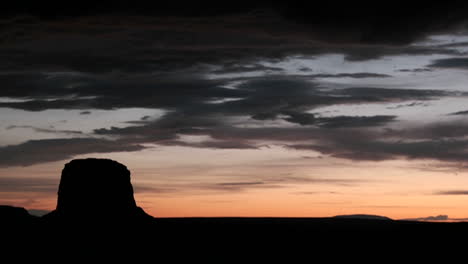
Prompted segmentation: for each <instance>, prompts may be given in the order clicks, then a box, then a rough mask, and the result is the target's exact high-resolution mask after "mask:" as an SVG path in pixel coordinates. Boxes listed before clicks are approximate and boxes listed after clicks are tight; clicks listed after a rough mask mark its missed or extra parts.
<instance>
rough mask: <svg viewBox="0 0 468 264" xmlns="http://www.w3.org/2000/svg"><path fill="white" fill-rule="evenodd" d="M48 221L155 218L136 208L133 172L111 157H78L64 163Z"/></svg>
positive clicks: (120, 220)
mask: <svg viewBox="0 0 468 264" xmlns="http://www.w3.org/2000/svg"><path fill="white" fill-rule="evenodd" d="M44 218H45V219H46V220H50V219H52V220H67V221H68V220H71V221H73V220H79V221H99V220H110V219H112V221H114V222H116V221H118V222H123V221H140V220H150V219H153V217H151V216H150V215H148V214H146V213H145V212H144V211H143V209H141V208H140V207H137V205H136V202H135V199H134V197H133V187H132V184H131V182H130V171H129V170H128V169H127V167H125V166H124V165H123V164H120V163H118V162H116V161H113V160H110V159H76V160H72V161H71V162H69V163H67V164H65V168H64V169H63V170H62V176H61V179H60V185H59V190H58V199H57V208H56V210H55V211H53V212H51V213H50V214H47V215H46V216H44Z"/></svg>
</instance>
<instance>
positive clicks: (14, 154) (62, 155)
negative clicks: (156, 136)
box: [0, 138, 144, 167]
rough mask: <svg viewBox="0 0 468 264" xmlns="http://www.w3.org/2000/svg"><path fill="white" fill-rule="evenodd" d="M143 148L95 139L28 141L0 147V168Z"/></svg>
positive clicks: (131, 144) (132, 144)
mask: <svg viewBox="0 0 468 264" xmlns="http://www.w3.org/2000/svg"><path fill="white" fill-rule="evenodd" d="M143 148H144V147H143V146H141V145H138V144H134V143H127V142H125V141H110V140H104V139H97V138H70V139H42V140H29V141H27V142H25V143H22V144H19V145H11V146H4V147H0V167H5V166H28V165H33V164H37V163H43V162H51V161H59V160H64V159H70V158H72V157H73V156H75V155H80V154H87V153H108V152H120V151H138V150H142V149H143Z"/></svg>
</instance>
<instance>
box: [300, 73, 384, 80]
mask: <svg viewBox="0 0 468 264" xmlns="http://www.w3.org/2000/svg"><path fill="white" fill-rule="evenodd" d="M308 77H311V78H357V79H360V78H388V77H392V76H391V75H388V74H380V73H372V72H357V73H338V74H310V75H308Z"/></svg>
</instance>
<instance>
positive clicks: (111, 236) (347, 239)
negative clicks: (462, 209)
mask: <svg viewBox="0 0 468 264" xmlns="http://www.w3.org/2000/svg"><path fill="white" fill-rule="evenodd" d="M0 220H1V223H2V224H1V228H2V229H3V230H2V234H3V237H4V241H8V243H7V247H6V249H9V250H22V251H28V252H43V251H44V250H46V251H47V250H50V249H51V248H52V249H54V251H57V252H62V253H69V254H75V255H77V254H78V255H79V254H85V255H86V254H88V255H89V254H91V255H93V254H103V252H104V253H106V254H108V255H109V256H114V257H115V256H119V254H122V252H120V253H119V251H118V250H120V249H122V250H124V251H123V252H126V253H129V252H135V251H144V250H150V251H154V252H158V254H160V256H162V255H164V254H167V255H166V257H168V256H169V255H170V256H171V258H176V259H177V258H185V257H188V256H187V255H185V253H187V254H188V252H191V253H190V254H195V255H196V256H198V257H201V258H205V257H214V256H217V255H218V254H220V255H224V256H230V258H241V256H250V257H258V258H261V259H270V258H276V256H283V257H287V256H290V257H292V256H302V257H304V256H308V255H309V254H311V253H312V252H315V253H314V254H324V252H354V253H353V254H358V255H359V254H361V253H362V252H361V251H362V250H366V251H369V250H370V251H373V252H380V253H388V254H390V253H391V252H393V251H395V250H400V251H399V254H403V253H402V252H407V253H415V251H414V249H415V248H417V247H419V246H421V245H429V246H434V245H436V244H438V243H439V242H441V241H450V240H451V239H453V238H456V237H459V236H460V235H463V234H466V233H467V232H468V223H428V222H416V221H395V220H392V219H389V218H385V217H379V216H369V215H355V216H341V217H333V218H235V217H229V218H159V219H158V218H153V217H152V216H150V215H148V214H146V213H145V212H144V211H143V209H141V208H140V207H138V206H137V204H136V202H135V199H134V197H133V189H132V185H131V183H130V172H129V171H128V169H127V168H126V167H125V166H124V165H122V164H120V163H118V162H116V161H112V160H109V159H81V160H73V161H71V162H70V163H68V164H66V165H65V168H64V169H63V171H62V177H61V180H60V185H59V190H58V200H57V208H56V210H54V211H52V212H51V213H49V214H47V215H44V216H42V217H37V216H32V215H30V214H29V213H28V212H27V211H26V210H25V209H24V208H18V207H12V206H6V205H5V206H0ZM5 252H7V251H5ZM173 252H178V253H175V255H174V254H173ZM181 252H185V253H184V254H181ZM359 252H361V253H359ZM195 255H194V256H195ZM330 257H332V256H331V255H330Z"/></svg>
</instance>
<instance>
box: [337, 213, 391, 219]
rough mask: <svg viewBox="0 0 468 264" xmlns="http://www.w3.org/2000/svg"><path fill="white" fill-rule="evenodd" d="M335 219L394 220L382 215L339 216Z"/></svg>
mask: <svg viewBox="0 0 468 264" xmlns="http://www.w3.org/2000/svg"><path fill="white" fill-rule="evenodd" d="M334 218H341V219H368V220H392V219H391V218H389V217H386V216H381V215H368V214H352V215H337V216H334Z"/></svg>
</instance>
